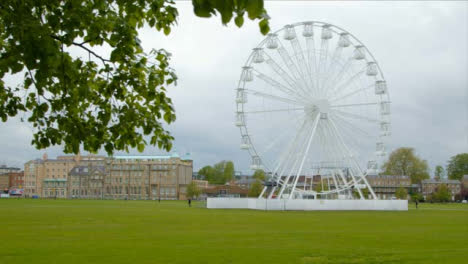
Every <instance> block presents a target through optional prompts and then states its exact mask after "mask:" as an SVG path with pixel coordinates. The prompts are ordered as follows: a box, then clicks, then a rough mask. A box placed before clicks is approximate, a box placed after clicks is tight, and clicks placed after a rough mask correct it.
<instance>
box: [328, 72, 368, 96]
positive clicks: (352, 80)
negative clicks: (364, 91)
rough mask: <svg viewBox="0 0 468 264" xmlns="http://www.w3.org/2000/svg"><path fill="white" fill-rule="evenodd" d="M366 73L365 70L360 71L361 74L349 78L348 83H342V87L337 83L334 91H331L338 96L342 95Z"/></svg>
mask: <svg viewBox="0 0 468 264" xmlns="http://www.w3.org/2000/svg"><path fill="white" fill-rule="evenodd" d="M365 72H366V71H365V69H364V70H360V71H359V72H357V73H355V74H354V75H353V76H351V77H350V78H348V79H347V80H346V81H344V82H342V83H341V85H340V84H338V83H336V85H335V86H334V88H333V89H331V91H332V92H334V93H336V94H339V93H341V92H342V91H344V90H345V88H346V87H348V86H349V85H350V84H353V83H354V81H355V80H356V79H359V78H361V75H362V74H363V73H365Z"/></svg>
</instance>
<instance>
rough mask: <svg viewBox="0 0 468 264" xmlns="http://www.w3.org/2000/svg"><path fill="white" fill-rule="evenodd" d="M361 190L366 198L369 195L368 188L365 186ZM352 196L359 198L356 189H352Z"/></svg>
mask: <svg viewBox="0 0 468 264" xmlns="http://www.w3.org/2000/svg"><path fill="white" fill-rule="evenodd" d="M361 192H362V195H363V196H364V199H367V198H368V197H369V189H367V188H364V189H361ZM353 196H354V198H357V199H360V198H361V196H360V195H359V192H358V190H357V189H354V190H353Z"/></svg>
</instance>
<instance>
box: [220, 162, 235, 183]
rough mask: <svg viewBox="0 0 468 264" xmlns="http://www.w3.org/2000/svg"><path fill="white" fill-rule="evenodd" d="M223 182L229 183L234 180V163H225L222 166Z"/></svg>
mask: <svg viewBox="0 0 468 264" xmlns="http://www.w3.org/2000/svg"><path fill="white" fill-rule="evenodd" d="M223 179H224V182H230V181H232V179H234V163H233V162H232V161H227V162H226V163H225V165H224V171H223Z"/></svg>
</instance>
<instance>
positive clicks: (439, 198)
mask: <svg viewBox="0 0 468 264" xmlns="http://www.w3.org/2000/svg"><path fill="white" fill-rule="evenodd" d="M451 198H452V194H451V193H450V190H449V189H448V187H447V185H445V184H441V185H439V187H437V189H436V191H435V192H434V193H433V194H432V195H431V197H430V199H431V201H433V202H448V201H450V200H451Z"/></svg>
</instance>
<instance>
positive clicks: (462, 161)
mask: <svg viewBox="0 0 468 264" xmlns="http://www.w3.org/2000/svg"><path fill="white" fill-rule="evenodd" d="M382 174H384V175H406V176H409V177H410V178H411V183H421V181H422V180H424V179H429V178H430V174H429V166H428V164H427V161H426V160H423V159H421V158H420V157H419V156H418V155H416V153H415V151H414V149H413V148H407V147H403V148H398V149H396V150H394V151H393V152H392V153H391V154H390V156H389V158H388V160H387V162H385V163H384V165H383V172H382ZM467 174H468V153H460V154H457V155H455V156H453V157H451V158H450V159H449V161H448V162H447V165H446V167H445V169H444V167H443V166H441V165H437V166H436V167H435V168H434V178H435V179H437V180H440V179H442V178H444V176H445V175H447V177H448V179H451V180H461V178H462V177H463V175H467Z"/></svg>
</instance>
